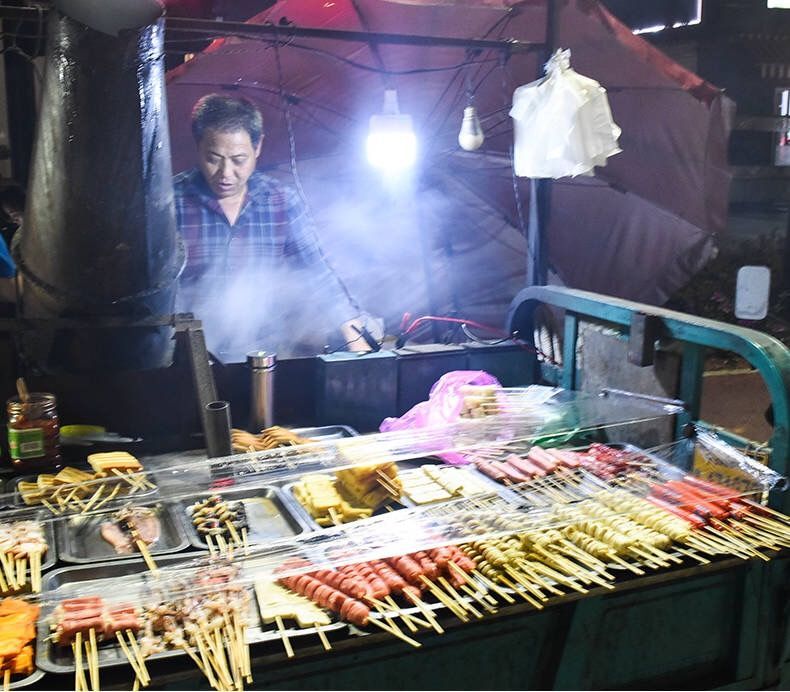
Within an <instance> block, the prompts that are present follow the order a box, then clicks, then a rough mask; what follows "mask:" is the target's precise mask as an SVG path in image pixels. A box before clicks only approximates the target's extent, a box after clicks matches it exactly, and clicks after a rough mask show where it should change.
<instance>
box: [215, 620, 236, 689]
mask: <svg viewBox="0 0 790 692" xmlns="http://www.w3.org/2000/svg"><path fill="white" fill-rule="evenodd" d="M212 649H213V651H214V657H215V659H216V661H217V663H219V671H221V677H223V678H224V679H225V682H226V684H227V687H228V688H231V687H232V686H233V676H232V675H231V674H230V668H229V667H228V662H227V659H226V658H225V649H224V648H223V646H222V635H221V634H220V631H219V629H215V630H214V646H213V647H212Z"/></svg>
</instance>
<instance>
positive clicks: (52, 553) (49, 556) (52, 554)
mask: <svg viewBox="0 0 790 692" xmlns="http://www.w3.org/2000/svg"><path fill="white" fill-rule="evenodd" d="M48 516H49V514H47V513H46V512H43V511H42V512H39V515H38V517H37V518H36V521H38V522H39V523H40V524H41V525H42V527H43V529H44V537H45V538H46V540H47V552H46V553H45V554H44V559H43V560H42V561H41V572H42V574H43V573H44V572H46V571H47V570H48V569H50V568H51V567H54V566H55V563H56V562H57V561H58V551H57V546H56V543H57V541H56V538H55V529H54V527H53V526H52V522H51V521H46V520H45V519H46V518H47V517H48ZM10 523H12V524H13V523H14V522H13V521H12V522H10ZM29 574H30V568H29V567H28V575H29ZM42 584H43V577H42ZM42 588H43V586H42ZM29 591H30V580H28V581H27V583H26V584H25V587H24V588H23V589H21V590H20V591H7V592H0V595H2V596H13V595H15V594H20V593H26V592H29Z"/></svg>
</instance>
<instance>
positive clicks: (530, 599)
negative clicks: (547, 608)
mask: <svg viewBox="0 0 790 692" xmlns="http://www.w3.org/2000/svg"><path fill="white" fill-rule="evenodd" d="M497 579H499V581H501V582H502V583H503V584H504V585H505V586H507V587H508V588H509V589H512V590H513V591H514V592H515V593H516V594H517V595H518V596H519V597H520V598H523V599H524V600H525V601H526V602H527V603H529V604H530V605H531V606H532V607H533V608H536V609H537V610H543V604H542V603H541V602H540V601H536V600H535V599H534V598H533V597H532V596H530V595H529V594H528V593H527V592H526V591H524V590H523V589H519V588H518V587H517V586H516V585H515V584H514V583H513V582H512V581H510V579H508V578H507V577H506V576H505V575H504V574H500V575H498V576H497Z"/></svg>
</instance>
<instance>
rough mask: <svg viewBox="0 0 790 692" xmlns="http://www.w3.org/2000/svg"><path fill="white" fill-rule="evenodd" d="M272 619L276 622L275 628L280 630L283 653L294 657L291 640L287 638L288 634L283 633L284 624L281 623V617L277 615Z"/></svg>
mask: <svg viewBox="0 0 790 692" xmlns="http://www.w3.org/2000/svg"><path fill="white" fill-rule="evenodd" d="M274 621H275V622H276V623H277V629H278V630H279V632H280V639H282V642H283V646H284V647H285V654H286V655H287V656H288V658H293V657H294V650H293V647H292V646H291V641H290V640H289V639H288V635H287V634H286V633H285V625H284V624H283V619H282V618H281V617H280V616H279V615H275V616H274Z"/></svg>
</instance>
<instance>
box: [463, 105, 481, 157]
mask: <svg viewBox="0 0 790 692" xmlns="http://www.w3.org/2000/svg"><path fill="white" fill-rule="evenodd" d="M485 138H486V136H485V135H484V134H483V128H482V126H481V125H480V118H478V117H477V109H476V108H475V107H474V106H467V107H466V108H464V119H463V121H462V122H461V131H460V132H459V133H458V144H460V145H461V149H463V150H465V151H474V150H475V149H479V148H480V147H481V146H482V145H483V142H484V141H485Z"/></svg>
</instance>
